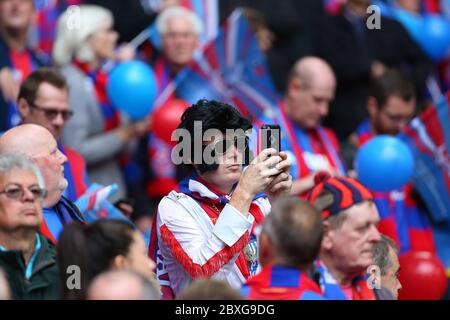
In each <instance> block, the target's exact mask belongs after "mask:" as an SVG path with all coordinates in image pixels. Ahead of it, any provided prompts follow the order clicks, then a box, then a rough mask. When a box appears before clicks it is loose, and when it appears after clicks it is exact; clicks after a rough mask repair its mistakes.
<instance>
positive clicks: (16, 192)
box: [0, 154, 58, 300]
mask: <svg viewBox="0 0 450 320" xmlns="http://www.w3.org/2000/svg"><path fill="white" fill-rule="evenodd" d="M46 195H47V191H46V189H44V178H43V177H42V175H41V172H40V171H39V169H38V167H37V166H36V165H35V164H33V163H32V162H31V161H30V160H28V159H27V158H25V157H23V156H19V155H11V154H9V155H0V269H3V270H4V271H5V273H6V275H7V278H8V281H9V286H10V289H11V296H12V298H13V299H33V300H35V299H39V300H40V299H57V298H58V269H57V265H56V260H55V254H56V249H55V246H54V245H53V244H52V243H51V242H50V241H49V240H48V239H47V238H46V237H44V236H43V235H42V234H41V233H40V232H39V228H40V227H41V225H42V222H43V214H42V204H43V201H44V199H45V198H46Z"/></svg>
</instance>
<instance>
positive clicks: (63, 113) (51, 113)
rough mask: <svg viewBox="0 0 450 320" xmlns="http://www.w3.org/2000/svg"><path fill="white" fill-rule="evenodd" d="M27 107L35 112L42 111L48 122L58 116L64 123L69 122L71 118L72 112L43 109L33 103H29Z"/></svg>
mask: <svg viewBox="0 0 450 320" xmlns="http://www.w3.org/2000/svg"><path fill="white" fill-rule="evenodd" d="M29 105H30V106H31V107H32V108H34V109H36V110H39V111H42V112H43V113H44V115H45V117H46V118H47V119H49V120H53V119H55V118H56V117H57V116H58V114H61V116H62V118H63V119H64V121H67V120H69V119H70V118H71V117H72V116H73V111H72V110H57V109H53V108H43V107H40V106H38V105H37V104H35V103H29Z"/></svg>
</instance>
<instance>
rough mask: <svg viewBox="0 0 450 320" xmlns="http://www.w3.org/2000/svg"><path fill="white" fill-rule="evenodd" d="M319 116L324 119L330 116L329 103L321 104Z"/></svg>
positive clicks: (323, 102)
mask: <svg viewBox="0 0 450 320" xmlns="http://www.w3.org/2000/svg"><path fill="white" fill-rule="evenodd" d="M319 114H320V116H322V117H326V116H327V115H328V102H327V101H322V102H320V104H319Z"/></svg>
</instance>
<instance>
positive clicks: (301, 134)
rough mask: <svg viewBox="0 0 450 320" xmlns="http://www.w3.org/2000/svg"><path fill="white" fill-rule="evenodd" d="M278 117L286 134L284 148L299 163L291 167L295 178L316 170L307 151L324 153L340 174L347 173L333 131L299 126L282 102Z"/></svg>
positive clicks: (283, 133)
mask: <svg viewBox="0 0 450 320" xmlns="http://www.w3.org/2000/svg"><path fill="white" fill-rule="evenodd" d="M277 118H278V121H279V123H280V125H281V130H282V135H284V139H282V143H281V144H282V149H283V150H289V151H291V152H293V153H294V155H295V158H296V160H297V164H298V165H297V166H292V168H291V175H292V176H293V177H294V178H296V179H299V178H303V177H306V176H308V175H309V174H311V173H313V172H314V170H313V168H310V167H309V166H308V165H307V163H306V161H305V158H304V153H305V152H309V153H311V154H322V155H324V156H325V157H326V158H327V160H328V163H329V164H330V166H331V167H332V168H334V169H335V170H336V171H338V173H339V174H340V175H345V172H346V170H345V167H344V164H343V162H342V160H341V158H340V156H339V152H338V150H339V145H338V142H337V139H336V136H335V135H334V134H333V132H332V131H330V130H327V129H325V128H322V127H319V128H318V129H314V130H304V129H301V128H299V127H298V126H297V125H296V124H295V123H293V121H292V120H291V119H289V118H288V116H287V115H286V112H285V110H284V104H283V103H280V108H279V112H278V117H277Z"/></svg>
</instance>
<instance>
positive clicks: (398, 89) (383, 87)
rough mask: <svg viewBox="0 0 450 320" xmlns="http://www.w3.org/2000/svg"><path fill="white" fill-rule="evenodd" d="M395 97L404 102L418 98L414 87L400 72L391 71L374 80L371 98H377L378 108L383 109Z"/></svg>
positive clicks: (370, 93) (371, 87)
mask: <svg viewBox="0 0 450 320" xmlns="http://www.w3.org/2000/svg"><path fill="white" fill-rule="evenodd" d="M393 95H396V96H399V97H400V98H401V99H402V100H404V101H411V100H412V99H415V97H416V93H415V89H414V85H413V84H412V83H411V82H410V81H409V80H408V79H407V78H406V77H405V76H403V75H402V74H401V73H400V72H399V71H397V70H393V69H390V70H388V71H386V72H385V73H384V74H383V75H382V76H380V77H378V78H375V79H373V80H372V83H371V86H370V90H369V96H372V97H374V98H375V100H376V101H377V104H378V108H380V109H381V108H383V106H384V105H385V104H386V102H387V101H388V99H389V98H390V97H391V96H393Z"/></svg>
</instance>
